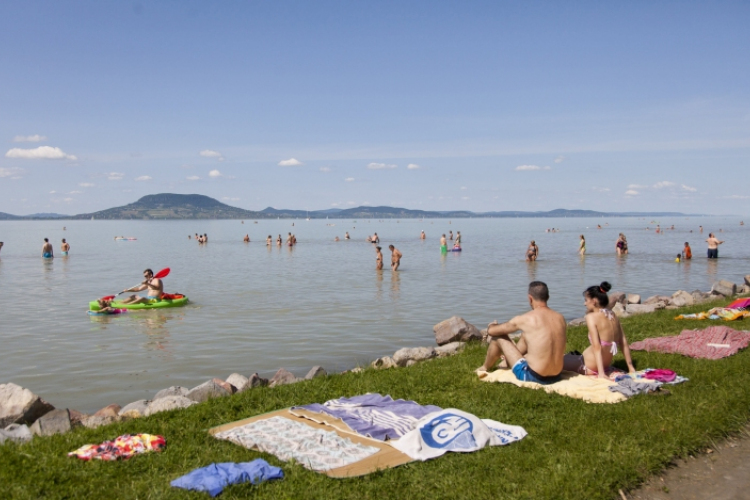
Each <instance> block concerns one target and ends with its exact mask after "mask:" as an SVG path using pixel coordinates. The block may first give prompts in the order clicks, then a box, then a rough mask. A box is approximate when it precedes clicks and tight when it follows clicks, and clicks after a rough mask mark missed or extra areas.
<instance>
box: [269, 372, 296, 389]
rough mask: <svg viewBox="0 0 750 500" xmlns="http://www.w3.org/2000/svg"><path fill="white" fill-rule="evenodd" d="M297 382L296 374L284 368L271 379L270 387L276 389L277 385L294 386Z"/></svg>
mask: <svg viewBox="0 0 750 500" xmlns="http://www.w3.org/2000/svg"><path fill="white" fill-rule="evenodd" d="M296 381H297V377H295V376H294V374H293V373H292V372H290V371H288V370H286V369H284V368H280V369H279V371H277V372H276V374H274V376H273V377H271V380H270V381H269V382H268V386H269V387H276V386H277V385H286V384H293V383H295V382H296Z"/></svg>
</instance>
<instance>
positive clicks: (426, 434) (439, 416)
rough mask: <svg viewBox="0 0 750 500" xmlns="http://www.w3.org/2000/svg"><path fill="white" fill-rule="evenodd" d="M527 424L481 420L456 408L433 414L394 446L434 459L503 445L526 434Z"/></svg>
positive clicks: (411, 455)
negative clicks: (520, 425) (525, 427)
mask: <svg viewBox="0 0 750 500" xmlns="http://www.w3.org/2000/svg"><path fill="white" fill-rule="evenodd" d="M526 435H527V433H526V430H525V429H524V428H523V427H519V426H515V425H506V424H503V423H501V422H496V421H494V420H489V419H479V418H477V417H476V416H474V415H472V414H471V413H466V412H464V411H461V410H457V409H455V408H449V409H447V410H441V411H439V412H435V413H431V414H430V415H427V416H426V417H424V418H422V419H420V420H419V422H417V423H416V425H415V427H414V429H412V430H411V431H409V432H407V433H406V434H404V436H402V437H401V439H398V440H397V441H391V442H390V445H391V446H393V447H394V448H396V449H397V450H399V451H401V452H403V453H406V454H407V455H409V457H411V458H412V459H414V460H422V461H424V460H430V459H432V458H437V457H439V456H441V455H444V454H445V453H447V452H449V451H454V452H472V451H477V450H481V449H482V448H484V447H485V446H502V445H506V444H510V443H513V442H516V441H520V440H521V439H523V438H524V437H526Z"/></svg>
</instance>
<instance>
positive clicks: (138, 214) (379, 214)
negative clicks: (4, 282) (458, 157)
mask: <svg viewBox="0 0 750 500" xmlns="http://www.w3.org/2000/svg"><path fill="white" fill-rule="evenodd" d="M687 215H698V214H683V213H679V212H597V211H594V210H566V209H564V208H558V209H556V210H550V211H547V212H523V211H502V212H483V213H475V212H469V211H466V210H455V211H443V212H441V211H428V210H411V209H408V208H397V207H384V206H381V207H356V208H346V209H340V208H329V209H327V210H310V211H308V210H288V209H276V208H273V207H268V208H264V209H263V210H261V211H259V212H255V211H251V210H245V209H242V208H237V207H232V206H229V205H226V204H224V203H221V202H220V201H218V200H215V199H214V198H211V197H208V196H204V195H202V194H172V193H161V194H150V195H148V196H144V197H143V198H141V199H140V200H138V201H136V202H135V203H131V204H129V205H125V206H122V207H115V208H109V209H107V210H101V211H99V212H92V213H88V214H79V215H72V216H69V215H61V214H54V213H39V214H32V215H27V216H17V215H11V214H4V213H2V212H0V220H23V219H91V218H93V219H97V220H107V219H109V220H113V219H135V220H150V219H276V218H281V219H304V218H307V217H309V218H311V219H325V218H331V219H435V218H444V219H445V218H451V219H459V218H467V217H476V218H490V217H496V218H511V217H512V218H516V217H519V218H520V217H550V218H552V217H557V218H561V217H666V216H673V217H684V216H687Z"/></svg>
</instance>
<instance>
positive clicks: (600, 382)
mask: <svg viewBox="0 0 750 500" xmlns="http://www.w3.org/2000/svg"><path fill="white" fill-rule="evenodd" d="M478 375H479V378H480V379H481V380H482V381H484V382H500V383H507V384H513V385H516V386H518V387H527V388H529V389H544V390H545V391H546V392H548V393H552V392H554V393H557V394H560V395H562V396H568V397H571V398H576V399H582V400H584V401H586V402H587V403H619V402H620V401H625V399H626V397H625V396H624V395H623V394H619V393H615V392H610V390H609V387H610V386H611V385H614V384H616V382H614V381H612V380H605V379H600V378H597V377H587V376H586V375H580V374H578V373H574V372H562V374H561V375H560V378H561V380H560V381H559V382H555V383H552V384H546V385H542V384H537V383H536V382H521V381H520V380H518V379H517V378H516V376H515V375H514V374H513V372H512V371H511V370H506V369H499V370H495V371H494V372H478Z"/></svg>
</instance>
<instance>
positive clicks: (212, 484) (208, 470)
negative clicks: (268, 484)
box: [169, 458, 284, 497]
mask: <svg viewBox="0 0 750 500" xmlns="http://www.w3.org/2000/svg"><path fill="white" fill-rule="evenodd" d="M283 478H284V472H283V471H282V470H281V468H279V467H274V466H273V465H270V464H269V463H268V462H266V461H265V460H263V459H262V458H258V459H256V460H253V461H252V462H242V463H234V462H224V463H220V464H211V465H207V466H205V467H201V468H200V469H195V470H194V471H191V472H189V473H188V474H185V475H184V476H182V477H178V478H177V479H175V480H174V481H172V482H171V483H169V484H171V485H172V486H174V487H175V488H183V489H186V490H194V491H205V492H207V493H208V494H209V495H211V496H212V497H215V496H216V495H218V494H219V493H221V492H222V490H223V489H224V488H226V487H227V486H229V485H230V484H239V483H246V482H248V481H249V482H251V483H253V484H258V483H262V482H263V481H268V480H269V479H283Z"/></svg>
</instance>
